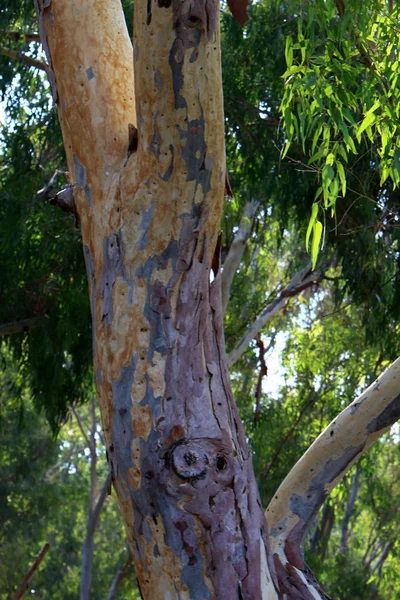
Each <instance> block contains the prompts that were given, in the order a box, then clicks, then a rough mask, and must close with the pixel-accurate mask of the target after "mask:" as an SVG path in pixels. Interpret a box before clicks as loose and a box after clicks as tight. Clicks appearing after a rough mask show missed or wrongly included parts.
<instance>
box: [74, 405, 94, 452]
mask: <svg viewBox="0 0 400 600" xmlns="http://www.w3.org/2000/svg"><path fill="white" fill-rule="evenodd" d="M69 408H70V410H71V411H72V412H73V413H74V417H75V419H76V422H77V423H78V427H79V429H80V432H81V434H82V435H83V437H84V438H85V442H86V443H87V445H88V448H90V441H89V438H88V436H87V435H86V432H85V430H84V428H83V424H82V421H81V418H80V416H79V414H78V413H77V412H76V410H75V408H74V407H73V406H72V405H71V406H70V407H69Z"/></svg>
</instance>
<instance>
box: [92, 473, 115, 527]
mask: <svg viewBox="0 0 400 600" xmlns="http://www.w3.org/2000/svg"><path fill="white" fill-rule="evenodd" d="M111 481H112V473H111V471H110V472H109V473H108V475H107V477H106V479H105V481H104V483H103V487H102V488H101V491H100V494H99V496H98V498H97V502H96V506H95V507H94V511H93V516H92V520H91V523H90V528H89V529H88V531H89V533H90V534H92V535H93V534H94V532H95V529H96V527H97V523H98V520H99V517H100V513H101V509H102V508H103V504H104V501H105V499H106V497H107V492H108V489H109V487H110V485H111Z"/></svg>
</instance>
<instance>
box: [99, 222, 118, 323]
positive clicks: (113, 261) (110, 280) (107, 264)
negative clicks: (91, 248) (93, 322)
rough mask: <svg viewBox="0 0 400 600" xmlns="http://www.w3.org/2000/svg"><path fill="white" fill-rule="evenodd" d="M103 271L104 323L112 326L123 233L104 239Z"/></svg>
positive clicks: (101, 283) (101, 289)
mask: <svg viewBox="0 0 400 600" xmlns="http://www.w3.org/2000/svg"><path fill="white" fill-rule="evenodd" d="M103 247H104V255H103V271H102V274H101V280H100V293H101V297H102V299H103V304H102V321H105V323H106V325H111V322H112V318H113V302H112V294H113V286H114V283H115V281H116V279H117V276H118V275H119V274H120V271H121V262H122V257H121V254H122V242H121V232H120V231H117V233H113V234H111V235H110V236H109V237H108V236H107V237H105V238H104V246H103Z"/></svg>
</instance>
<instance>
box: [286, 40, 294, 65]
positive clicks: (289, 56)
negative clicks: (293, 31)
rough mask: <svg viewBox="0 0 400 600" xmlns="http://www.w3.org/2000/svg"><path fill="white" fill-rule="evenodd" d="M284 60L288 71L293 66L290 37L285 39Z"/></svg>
mask: <svg viewBox="0 0 400 600" xmlns="http://www.w3.org/2000/svg"><path fill="white" fill-rule="evenodd" d="M285 59H286V64H287V66H288V69H290V67H291V66H292V64H293V38H292V36H291V35H288V36H287V38H286V44H285Z"/></svg>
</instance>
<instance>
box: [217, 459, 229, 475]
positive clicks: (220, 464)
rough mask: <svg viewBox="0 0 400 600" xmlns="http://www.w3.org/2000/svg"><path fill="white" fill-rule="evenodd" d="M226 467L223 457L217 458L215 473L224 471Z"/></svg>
mask: <svg viewBox="0 0 400 600" xmlns="http://www.w3.org/2000/svg"><path fill="white" fill-rule="evenodd" d="M226 466H227V462H226V458H225V457H224V456H218V457H217V471H225V469H226Z"/></svg>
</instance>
